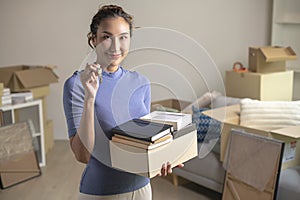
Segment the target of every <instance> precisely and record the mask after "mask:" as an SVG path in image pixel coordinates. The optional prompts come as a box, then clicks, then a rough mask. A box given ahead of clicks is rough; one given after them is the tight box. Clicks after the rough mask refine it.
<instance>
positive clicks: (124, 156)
mask: <svg viewBox="0 0 300 200" xmlns="http://www.w3.org/2000/svg"><path fill="white" fill-rule="evenodd" d="M109 146H110V155H111V164H112V167H114V168H117V169H120V170H124V171H127V172H130V173H135V174H139V175H142V176H146V177H149V178H152V177H155V176H156V175H157V174H158V173H159V172H160V170H161V166H162V164H163V163H167V162H170V163H171V164H172V167H176V166H177V165H178V164H180V163H184V162H186V161H188V160H190V159H192V158H194V157H196V156H197V155H198V147H197V131H196V130H193V131H191V132H190V133H187V134H185V135H183V136H180V137H178V138H176V139H174V140H173V141H172V142H170V143H168V144H165V145H163V146H161V147H158V148H155V149H152V150H146V149H142V148H137V147H133V146H129V145H125V144H121V143H117V142H113V141H110V143H109Z"/></svg>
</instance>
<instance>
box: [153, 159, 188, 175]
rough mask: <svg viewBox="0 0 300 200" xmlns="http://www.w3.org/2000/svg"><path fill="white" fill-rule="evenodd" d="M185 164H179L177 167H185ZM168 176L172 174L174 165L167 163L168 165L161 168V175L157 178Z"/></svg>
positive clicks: (165, 164)
mask: <svg viewBox="0 0 300 200" xmlns="http://www.w3.org/2000/svg"><path fill="white" fill-rule="evenodd" d="M183 166H184V164H182V163H181V164H179V165H177V166H176V167H179V168H181V167H183ZM168 174H172V165H171V163H169V162H167V163H164V164H163V165H162V166H161V170H160V173H159V174H157V176H167V175H168Z"/></svg>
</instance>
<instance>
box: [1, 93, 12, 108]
mask: <svg viewBox="0 0 300 200" xmlns="http://www.w3.org/2000/svg"><path fill="white" fill-rule="evenodd" d="M11 104H12V98H11V95H10V94H9V95H4V96H0V106H6V105H11Z"/></svg>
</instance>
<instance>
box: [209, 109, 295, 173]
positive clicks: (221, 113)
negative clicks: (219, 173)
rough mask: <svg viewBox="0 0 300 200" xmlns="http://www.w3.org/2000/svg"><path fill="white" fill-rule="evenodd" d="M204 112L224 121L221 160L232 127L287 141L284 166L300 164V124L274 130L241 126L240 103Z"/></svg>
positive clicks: (284, 167)
mask: <svg viewBox="0 0 300 200" xmlns="http://www.w3.org/2000/svg"><path fill="white" fill-rule="evenodd" d="M203 113H204V114H206V115H208V116H210V117H212V118H214V119H216V120H218V121H220V122H223V123H224V125H223V128H222V133H221V148H220V160H221V161H223V160H224V156H225V152H226V149H227V144H228V140H229V136H230V134H231V129H242V130H245V131H246V132H249V133H253V134H258V135H262V136H266V137H271V138H274V139H278V140H281V141H284V142H285V149H284V155H283V160H282V168H281V169H286V168H288V167H292V166H298V165H300V126H290V127H286V128H282V129H277V130H273V131H266V130H259V129H254V128H249V127H246V126H241V125H239V124H240V117H239V114H240V105H239V104H237V105H232V106H227V107H222V108H217V109H212V110H207V111H205V112H203Z"/></svg>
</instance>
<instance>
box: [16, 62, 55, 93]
mask: <svg viewBox="0 0 300 200" xmlns="http://www.w3.org/2000/svg"><path fill="white" fill-rule="evenodd" d="M15 73H16V76H17V78H18V80H19V81H20V82H21V83H22V85H23V86H24V87H25V88H32V87H39V86H43V85H48V84H50V83H56V82H58V77H57V75H56V74H54V72H53V71H52V70H51V69H49V68H43V67H40V68H34V69H30V70H22V71H17V72H15Z"/></svg>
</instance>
